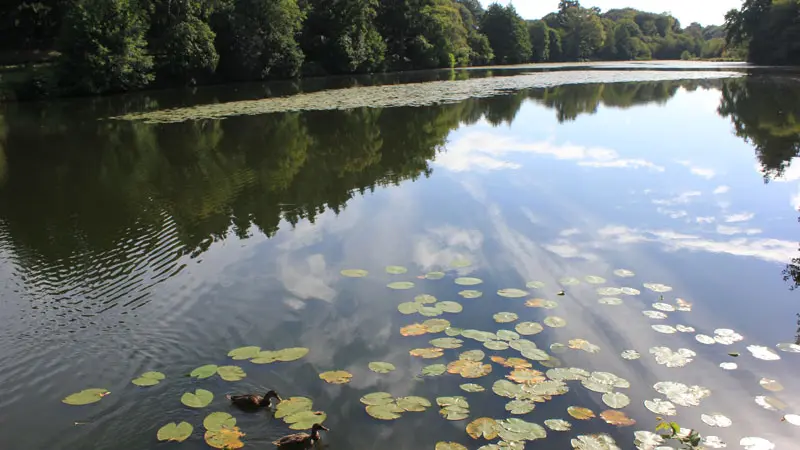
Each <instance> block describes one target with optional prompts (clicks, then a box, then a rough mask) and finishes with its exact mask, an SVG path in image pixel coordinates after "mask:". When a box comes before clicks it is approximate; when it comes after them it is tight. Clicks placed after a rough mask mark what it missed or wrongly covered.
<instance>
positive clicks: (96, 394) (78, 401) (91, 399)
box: [61, 388, 110, 406]
mask: <svg viewBox="0 0 800 450" xmlns="http://www.w3.org/2000/svg"><path fill="white" fill-rule="evenodd" d="M108 394H110V392H109V391H108V389H98V388H92V389H84V390H82V391H80V392H76V393H74V394H71V395H68V396H67V397H66V398H64V399H63V400H61V401H62V402H63V403H66V404H68V405H73V406H83V405H88V404H91V403H96V402H99V401H100V400H101V399H102V398H103V397H105V396H106V395H108Z"/></svg>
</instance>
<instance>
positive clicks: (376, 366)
mask: <svg viewBox="0 0 800 450" xmlns="http://www.w3.org/2000/svg"><path fill="white" fill-rule="evenodd" d="M395 369H396V367H395V366H394V364H392V363H388V362H382V361H373V362H371V363H369V370H371V371H373V372H375V373H389V372H391V371H393V370H395Z"/></svg>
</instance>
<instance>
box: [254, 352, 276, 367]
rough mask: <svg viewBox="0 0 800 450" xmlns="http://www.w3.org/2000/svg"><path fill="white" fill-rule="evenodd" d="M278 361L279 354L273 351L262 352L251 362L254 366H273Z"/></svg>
mask: <svg viewBox="0 0 800 450" xmlns="http://www.w3.org/2000/svg"><path fill="white" fill-rule="evenodd" d="M277 360H278V352H275V351H272V350H262V351H260V352H258V354H257V355H256V356H255V357H254V358H253V359H251V360H250V362H251V363H253V364H271V363H274V362H275V361H277Z"/></svg>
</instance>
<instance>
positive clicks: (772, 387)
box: [758, 378, 783, 392]
mask: <svg viewBox="0 0 800 450" xmlns="http://www.w3.org/2000/svg"><path fill="white" fill-rule="evenodd" d="M758 384H760V385H761V387H762V388H764V389H766V390H768V391H772V392H780V391H782V390H783V385H782V384H780V383H779V382H778V380H773V379H772V378H762V379H761V380H759V381H758Z"/></svg>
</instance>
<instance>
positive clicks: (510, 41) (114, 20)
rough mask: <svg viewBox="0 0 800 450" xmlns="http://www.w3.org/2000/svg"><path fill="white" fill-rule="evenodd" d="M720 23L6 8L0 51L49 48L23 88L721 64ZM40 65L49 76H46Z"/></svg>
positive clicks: (430, 8)
mask: <svg viewBox="0 0 800 450" xmlns="http://www.w3.org/2000/svg"><path fill="white" fill-rule="evenodd" d="M724 34H725V33H724V29H723V28H722V27H719V26H709V27H702V26H701V25H699V24H696V23H693V24H691V25H689V26H688V27H685V28H683V27H682V26H681V24H680V22H679V21H678V20H677V19H676V18H674V17H672V16H671V15H669V14H653V13H647V12H642V11H638V10H635V9H631V8H626V9H614V10H609V11H607V12H605V13H603V12H601V11H600V10H599V9H598V8H584V7H583V6H581V4H580V3H579V2H578V1H577V0H562V1H561V3H560V5H559V9H558V11H556V12H553V13H551V14H548V15H547V16H545V17H544V18H542V19H541V20H531V21H525V20H523V19H522V17H520V15H519V14H518V13H517V11H516V10H515V9H514V7H513V6H512V5H509V6H502V5H499V4H492V5H490V6H489V7H488V8H486V9H484V8H483V7H482V6H481V3H480V1H479V0H38V1H36V0H33V1H32V0H16V1H12V2H7V3H6V4H5V6H0V35H1V36H4V39H0V52H2V51H5V52H9V51H25V50H32V49H55V50H56V51H57V55H58V56H57V58H56V60H55V63H54V64H53V67H49V66H48V67H47V70H42V71H40V72H41V73H38V74H35V75H37V76H34V77H32V81H31V82H32V86H28V87H29V88H30V89H31V90H32V91H33V92H32V94H36V93H37V91H47V90H49V89H50V88H57V90H58V91H59V93H65V94H98V93H106V92H121V91H128V90H135V89H141V88H144V87H147V86H180V85H191V84H195V83H208V82H224V81H239V80H264V79H274V78H291V77H297V76H301V75H307V76H308V75H326V74H353V73H374V72H380V71H397V70H412V69H433V68H446V67H462V66H477V65H486V64H520V63H528V62H548V61H587V60H632V59H639V60H641V59H651V58H658V59H678V58H684V59H689V58H696V57H703V58H717V57H723V56H729V55H731V54H732V53H730V52H728V51H727V47H726V43H725V39H724ZM51 69H53V70H51Z"/></svg>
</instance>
